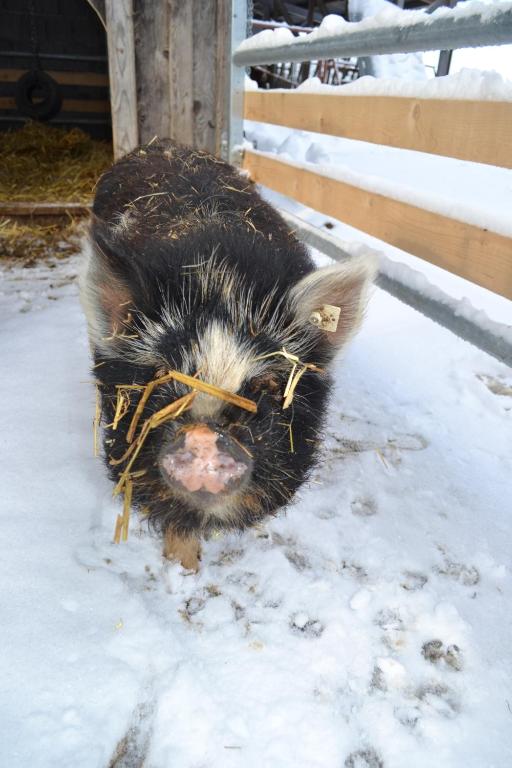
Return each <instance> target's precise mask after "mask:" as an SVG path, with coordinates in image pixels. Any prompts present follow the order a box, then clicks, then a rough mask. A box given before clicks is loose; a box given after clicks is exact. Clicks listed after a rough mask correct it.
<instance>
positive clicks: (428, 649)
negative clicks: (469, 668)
mask: <svg viewBox="0 0 512 768" xmlns="http://www.w3.org/2000/svg"><path fill="white" fill-rule="evenodd" d="M421 653H422V656H423V658H424V659H426V660H427V661H430V663H431V664H439V663H441V662H444V663H445V664H447V666H449V667H450V668H451V669H453V670H455V671H456V672H460V671H461V670H462V667H463V662H462V651H461V649H460V648H459V646H458V645H455V644H453V645H449V646H448V647H447V648H445V646H444V643H443V642H442V640H429V641H428V642H427V643H424V645H423V647H422V649H421Z"/></svg>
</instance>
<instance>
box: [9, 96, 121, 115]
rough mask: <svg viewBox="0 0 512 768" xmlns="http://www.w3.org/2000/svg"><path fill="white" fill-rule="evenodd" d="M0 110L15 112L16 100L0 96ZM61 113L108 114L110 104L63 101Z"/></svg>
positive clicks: (104, 102)
mask: <svg viewBox="0 0 512 768" xmlns="http://www.w3.org/2000/svg"><path fill="white" fill-rule="evenodd" d="M0 109H12V110H17V109H18V107H17V106H16V100H15V98H14V97H13V96H0ZM63 112H96V113H98V112H99V113H105V112H110V102H109V101H107V99H63V101H62V109H61V112H60V113H59V114H62V113H63Z"/></svg>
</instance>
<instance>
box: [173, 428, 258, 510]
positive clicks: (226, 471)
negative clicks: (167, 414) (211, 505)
mask: <svg viewBox="0 0 512 768" xmlns="http://www.w3.org/2000/svg"><path fill="white" fill-rule="evenodd" d="M160 464H161V468H162V472H163V475H164V477H165V479H166V480H167V482H168V483H169V485H171V486H178V487H181V488H183V489H185V490H186V491H189V492H191V493H194V492H201V491H202V492H207V493H211V494H214V495H215V494H225V493H229V492H231V491H234V490H237V489H238V488H240V487H241V486H242V485H243V484H244V483H245V482H246V481H247V479H248V477H249V475H250V471H251V465H252V461H251V459H250V457H249V455H248V454H247V453H245V451H244V450H243V449H242V448H241V447H240V446H239V445H238V444H237V442H235V440H233V439H232V438H231V437H230V436H229V435H224V434H221V433H219V432H217V431H216V430H215V429H214V428H211V427H210V426H208V425H206V424H199V425H197V426H193V427H190V428H189V429H187V430H186V431H185V433H184V436H183V437H181V438H180V439H179V440H177V441H176V442H174V443H172V444H170V445H167V446H166V447H165V448H164V450H163V451H162V454H161V457H160Z"/></svg>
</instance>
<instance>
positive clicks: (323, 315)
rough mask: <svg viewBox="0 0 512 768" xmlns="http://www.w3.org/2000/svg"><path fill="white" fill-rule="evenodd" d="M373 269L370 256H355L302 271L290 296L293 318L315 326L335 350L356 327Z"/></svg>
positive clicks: (306, 325)
mask: <svg viewBox="0 0 512 768" xmlns="http://www.w3.org/2000/svg"><path fill="white" fill-rule="evenodd" d="M376 272H377V261H376V259H375V258H374V257H373V256H356V257H353V258H349V259H347V261H345V262H343V263H342V264H337V265H335V266H332V267H324V268H322V269H317V270H316V271H315V272H312V273H310V274H309V275H306V277H304V278H303V279H302V280H301V281H300V282H298V283H297V284H296V285H295V286H294V287H293V288H292V291H291V296H290V298H291V301H292V306H293V308H294V312H295V316H296V319H297V321H298V322H299V324H300V325H303V326H305V327H310V326H311V325H313V326H315V327H316V328H317V330H318V331H319V332H320V333H321V334H322V336H323V337H324V338H325V340H326V341H328V342H330V343H331V344H332V345H333V352H336V351H338V350H339V349H341V348H342V347H343V346H344V345H345V344H346V343H347V342H348V341H349V340H350V338H351V337H352V336H353V335H354V334H355V333H356V331H357V330H358V328H359V325H360V323H361V320H362V317H363V313H364V309H365V307H366V304H367V301H368V292H369V288H370V285H371V283H372V281H373V279H374V277H375V275H376Z"/></svg>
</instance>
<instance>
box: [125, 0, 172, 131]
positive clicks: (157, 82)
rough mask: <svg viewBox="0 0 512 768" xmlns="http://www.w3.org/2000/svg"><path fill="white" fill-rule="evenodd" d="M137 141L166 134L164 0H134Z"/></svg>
mask: <svg viewBox="0 0 512 768" xmlns="http://www.w3.org/2000/svg"><path fill="white" fill-rule="evenodd" d="M133 10H134V23H135V67H136V73H137V104H138V123H139V141H140V143H141V144H144V143H146V142H148V141H151V139H152V138H154V137H155V136H159V137H160V138H163V137H167V136H169V131H170V125H171V113H170V108H169V18H168V15H169V9H168V4H167V0H134V4H133Z"/></svg>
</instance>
